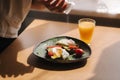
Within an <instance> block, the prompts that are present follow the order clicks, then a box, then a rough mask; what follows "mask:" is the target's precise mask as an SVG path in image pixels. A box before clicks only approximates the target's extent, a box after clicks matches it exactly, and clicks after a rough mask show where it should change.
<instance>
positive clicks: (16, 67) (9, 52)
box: [0, 40, 34, 78]
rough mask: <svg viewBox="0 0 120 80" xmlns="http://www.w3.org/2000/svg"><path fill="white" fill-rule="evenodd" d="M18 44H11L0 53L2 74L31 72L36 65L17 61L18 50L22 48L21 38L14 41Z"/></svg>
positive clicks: (11, 74)
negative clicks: (27, 64)
mask: <svg viewBox="0 0 120 80" xmlns="http://www.w3.org/2000/svg"><path fill="white" fill-rule="evenodd" d="M14 43H15V44H17V46H16V45H13V44H11V46H9V47H8V48H7V49H6V50H5V51H4V52H3V53H2V54H0V76H1V77H3V78H6V77H17V76H19V75H24V74H26V73H31V72H32V71H33V69H34V67H31V66H26V65H25V64H23V63H21V62H19V61H17V58H18V57H17V56H18V52H19V51H20V50H22V47H23V46H22V43H21V42H20V41H19V40H15V41H14Z"/></svg>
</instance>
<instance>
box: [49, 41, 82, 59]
mask: <svg viewBox="0 0 120 80" xmlns="http://www.w3.org/2000/svg"><path fill="white" fill-rule="evenodd" d="M83 54H84V50H83V49H81V48H79V46H78V45H77V44H76V43H75V41H73V40H72V39H61V40H59V41H57V42H56V43H55V45H53V46H48V47H47V55H48V56H49V57H50V58H51V59H58V58H59V59H64V60H65V59H68V58H69V56H71V55H74V56H75V57H81V56H82V55H83Z"/></svg>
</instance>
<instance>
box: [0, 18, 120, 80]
mask: <svg viewBox="0 0 120 80" xmlns="http://www.w3.org/2000/svg"><path fill="white" fill-rule="evenodd" d="M119 35H120V28H115V27H108V26H98V25H97V26H96V28H95V31H94V35H93V39H92V43H91V45H90V47H91V50H92V54H91V56H90V58H88V59H87V61H86V62H84V63H83V64H81V63H79V64H78V63H77V64H70V65H67V66H65V67H62V66H61V67H60V66H59V67H58V66H55V64H49V63H47V62H44V61H43V60H41V59H39V58H38V57H36V56H35V55H33V53H32V52H33V49H34V47H35V46H36V45H37V44H39V43H40V42H42V41H44V40H47V39H49V38H52V37H56V36H71V37H74V38H78V39H79V31H78V26H77V24H73V23H65V22H56V21H47V20H40V19H35V20H33V22H32V23H31V24H30V25H29V26H28V27H27V28H26V30H25V31H23V32H22V33H21V35H20V36H19V37H18V38H17V39H16V40H15V41H14V42H13V43H12V44H11V45H10V46H9V47H8V48H7V49H6V50H5V51H4V52H3V53H2V54H0V80H120V76H119V73H120V64H119V61H120V57H119V56H120V50H119V49H120V37H119Z"/></svg>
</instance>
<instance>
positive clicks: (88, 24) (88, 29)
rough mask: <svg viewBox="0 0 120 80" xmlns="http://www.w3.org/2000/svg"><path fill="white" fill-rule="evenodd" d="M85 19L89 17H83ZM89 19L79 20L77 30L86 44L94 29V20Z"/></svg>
mask: <svg viewBox="0 0 120 80" xmlns="http://www.w3.org/2000/svg"><path fill="white" fill-rule="evenodd" d="M85 19H89V18H85ZM91 20H92V19H90V20H85V21H83V20H81V21H79V24H78V26H79V32H80V39H81V40H82V41H84V42H86V43H87V44H90V41H91V38H92V35H93V31H94V27H95V22H93V21H91Z"/></svg>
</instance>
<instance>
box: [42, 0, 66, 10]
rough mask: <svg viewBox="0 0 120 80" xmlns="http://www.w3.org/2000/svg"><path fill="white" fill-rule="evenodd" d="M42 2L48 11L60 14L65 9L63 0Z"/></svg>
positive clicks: (45, 0) (44, 0)
mask: <svg viewBox="0 0 120 80" xmlns="http://www.w3.org/2000/svg"><path fill="white" fill-rule="evenodd" d="M43 2H44V4H45V6H46V7H47V8H48V9H50V10H56V11H59V12H62V11H63V10H64V9H65V8H66V7H67V3H66V2H65V0H43Z"/></svg>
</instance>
